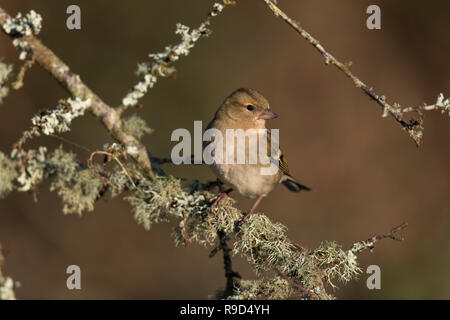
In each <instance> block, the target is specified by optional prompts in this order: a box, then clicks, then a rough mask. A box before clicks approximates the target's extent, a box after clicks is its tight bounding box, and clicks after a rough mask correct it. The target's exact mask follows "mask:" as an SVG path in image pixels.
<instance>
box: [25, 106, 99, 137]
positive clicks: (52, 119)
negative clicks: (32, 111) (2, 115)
mask: <svg viewBox="0 0 450 320" xmlns="http://www.w3.org/2000/svg"><path fill="white" fill-rule="evenodd" d="M90 106H91V99H87V100H84V101H83V100H81V99H79V98H76V99H75V100H72V99H70V98H69V99H67V102H65V103H60V104H59V105H57V106H56V108H55V109H54V110H47V111H44V112H41V114H40V115H36V116H34V117H33V118H32V119H31V122H32V123H33V126H35V127H36V128H38V129H39V131H35V134H36V135H39V132H42V133H43V134H45V135H50V134H53V133H55V132H58V133H62V132H67V131H69V130H70V128H69V126H70V125H71V123H72V121H73V120H74V119H75V118H77V117H80V116H82V115H84V112H85V111H86V109H87V108H89V107H90Z"/></svg>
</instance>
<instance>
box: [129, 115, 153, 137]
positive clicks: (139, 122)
mask: <svg viewBox="0 0 450 320" xmlns="http://www.w3.org/2000/svg"><path fill="white" fill-rule="evenodd" d="M122 129H123V131H124V132H126V133H128V134H130V135H132V136H133V137H135V138H136V139H138V140H139V139H141V138H142V136H143V135H144V134H151V133H152V132H153V129H152V128H150V127H149V126H148V125H147V123H146V122H145V120H144V119H142V118H141V117H139V116H138V115H136V114H133V115H131V116H129V117H127V118H125V119H123V120H122Z"/></svg>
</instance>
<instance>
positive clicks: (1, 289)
mask: <svg viewBox="0 0 450 320" xmlns="http://www.w3.org/2000/svg"><path fill="white" fill-rule="evenodd" d="M16 286H17V284H16V283H15V282H14V280H13V279H12V278H11V277H6V278H3V277H2V278H1V279H0V300H16V295H15V293H14V288H15V287H16Z"/></svg>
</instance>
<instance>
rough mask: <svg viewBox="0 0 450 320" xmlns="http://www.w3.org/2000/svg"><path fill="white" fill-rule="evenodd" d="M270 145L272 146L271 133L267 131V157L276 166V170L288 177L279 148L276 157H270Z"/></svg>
mask: <svg viewBox="0 0 450 320" xmlns="http://www.w3.org/2000/svg"><path fill="white" fill-rule="evenodd" d="M271 145H272V135H271V131H270V130H267V155H268V156H269V157H270V161H272V162H274V163H275V164H278V168H279V169H280V171H281V172H282V173H283V174H285V175H288V176H290V174H289V167H288V164H287V162H286V159H285V157H284V155H283V152H282V151H281V149H280V148H278V153H277V154H276V155H272V154H271Z"/></svg>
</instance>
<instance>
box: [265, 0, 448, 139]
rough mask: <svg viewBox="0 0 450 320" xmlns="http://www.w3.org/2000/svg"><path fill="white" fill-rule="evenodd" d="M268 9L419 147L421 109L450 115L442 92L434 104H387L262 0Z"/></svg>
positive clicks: (284, 16) (283, 14)
mask: <svg viewBox="0 0 450 320" xmlns="http://www.w3.org/2000/svg"><path fill="white" fill-rule="evenodd" d="M264 2H265V3H266V4H267V6H268V7H269V9H270V10H271V11H272V12H273V14H274V15H275V16H276V17H279V18H281V19H283V21H285V22H286V23H287V24H288V25H289V26H290V27H292V28H293V29H294V30H295V31H296V32H297V33H298V34H300V36H302V37H303V38H304V39H305V40H307V41H308V42H309V43H310V44H311V45H312V46H313V47H314V48H315V49H316V50H317V51H318V52H319V53H320V54H321V55H322V56H323V58H324V59H325V64H326V65H330V64H331V65H333V66H335V67H336V68H338V69H339V70H340V71H342V72H343V73H344V74H345V75H346V76H347V77H348V78H349V79H351V81H352V82H353V84H354V85H355V86H356V87H357V88H360V89H361V90H362V91H363V92H364V93H365V94H366V95H368V96H369V97H370V98H371V99H372V100H374V101H375V102H376V103H378V104H379V105H380V106H381V108H382V111H383V113H382V116H383V118H385V117H387V116H388V115H389V116H391V117H392V118H394V119H395V121H397V122H398V123H399V124H400V125H401V126H402V128H403V129H404V130H406V131H407V132H408V134H409V136H410V137H411V138H412V139H413V140H414V142H415V143H416V145H417V146H418V147H420V146H421V145H422V138H423V130H424V127H423V114H422V112H423V111H429V110H441V111H442V112H449V116H450V102H449V99H444V96H443V94H442V93H441V94H440V95H439V97H438V98H437V101H436V103H435V104H432V105H423V106H417V107H406V108H402V107H401V106H400V105H399V104H398V103H394V104H389V103H388V102H387V101H386V97H385V96H384V95H380V94H377V93H375V91H374V90H373V88H371V87H369V86H367V85H366V84H365V83H364V82H363V81H361V80H360V79H359V78H358V77H356V76H355V75H354V74H353V73H352V72H351V71H350V66H349V64H345V63H342V62H341V61H339V60H338V59H336V58H335V57H334V56H333V55H332V54H331V53H330V52H329V51H327V50H326V49H325V47H324V46H323V45H322V44H321V43H320V42H319V41H318V40H317V39H315V38H314V37H313V36H312V35H311V34H310V33H309V32H307V31H306V30H305V29H303V28H302V27H301V26H300V25H299V23H298V22H296V21H294V20H293V19H292V18H290V17H289V16H288V15H287V14H286V13H285V12H284V11H282V10H281V9H280V8H279V7H278V6H277V5H276V4H275V3H274V1H271V0H264ZM409 112H416V113H417V115H418V118H417V119H415V120H409V121H408V120H405V114H406V113H409Z"/></svg>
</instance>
